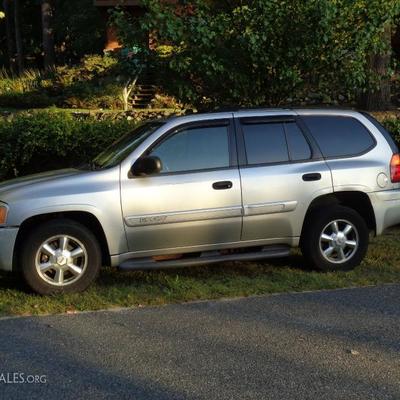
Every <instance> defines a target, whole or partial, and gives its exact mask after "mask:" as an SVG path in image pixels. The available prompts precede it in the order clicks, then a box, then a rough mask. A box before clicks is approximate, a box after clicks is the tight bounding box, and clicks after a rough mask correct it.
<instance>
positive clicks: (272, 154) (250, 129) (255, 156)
mask: <svg viewBox="0 0 400 400" xmlns="http://www.w3.org/2000/svg"><path fill="white" fill-rule="evenodd" d="M242 128H243V135H244V142H245V146H246V154H247V162H248V164H253V165H254V164H266V163H279V162H287V161H289V153H288V148H287V144H286V137H285V130H284V128H283V124H281V123H271V124H269V123H259V124H252V123H251V124H243V125H242Z"/></svg>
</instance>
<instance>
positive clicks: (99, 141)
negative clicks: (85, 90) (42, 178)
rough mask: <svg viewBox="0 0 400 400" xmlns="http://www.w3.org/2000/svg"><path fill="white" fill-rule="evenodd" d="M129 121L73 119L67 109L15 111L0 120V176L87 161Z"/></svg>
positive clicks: (73, 164)
mask: <svg viewBox="0 0 400 400" xmlns="http://www.w3.org/2000/svg"><path fill="white" fill-rule="evenodd" d="M131 127H132V122H129V121H127V120H126V119H125V120H120V121H110V120H104V121H96V120H93V119H82V120H80V119H76V118H74V117H73V116H72V115H71V114H70V113H67V112H52V111H38V112H34V113H18V114H16V115H15V116H14V117H13V118H10V119H6V120H4V121H2V123H1V124H0V177H3V178H4V177H12V176H18V175H24V174H28V173H34V172H39V171H45V170H50V169H59V168H63V167H71V166H77V165H79V164H82V163H85V162H88V161H90V160H91V159H93V158H94V156H95V155H96V154H98V153H100V152H101V151H102V150H103V149H104V148H105V147H106V146H108V145H109V144H111V143H112V142H113V141H114V140H115V139H116V138H118V137H119V136H120V135H122V134H124V133H126V132H127V131H128V130H129V129H131Z"/></svg>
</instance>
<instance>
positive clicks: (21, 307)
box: [0, 228, 400, 316]
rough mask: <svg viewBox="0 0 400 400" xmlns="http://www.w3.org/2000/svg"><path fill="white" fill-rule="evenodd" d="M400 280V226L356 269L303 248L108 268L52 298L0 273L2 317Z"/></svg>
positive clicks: (376, 242)
mask: <svg viewBox="0 0 400 400" xmlns="http://www.w3.org/2000/svg"><path fill="white" fill-rule="evenodd" d="M396 282H400V228H394V229H392V230H390V231H388V232H387V234H386V235H385V236H381V237H379V238H376V239H374V240H372V242H371V244H370V248H369V252H368V256H367V258H366V259H365V261H364V262H363V264H362V265H361V266H360V267H358V268H357V269H356V270H355V271H352V272H348V273H320V272H316V271H312V270H310V269H309V268H307V265H305V263H304V260H303V258H302V257H301V255H300V254H299V252H297V251H296V252H294V254H293V256H292V257H290V258H286V259H281V260H272V261H271V260H268V261H265V262H240V263H239V262H237V263H225V264H217V265H212V266H209V267H204V266H201V267H192V268H183V269H176V270H164V271H152V272H119V271H117V270H115V269H112V268H105V269H104V270H103V271H102V273H101V275H100V278H99V279H98V281H97V283H96V284H95V285H93V286H92V287H90V288H89V289H88V290H87V291H86V292H84V293H79V294H72V295H60V296H54V297H41V296H38V295H34V294H32V293H29V291H28V290H27V289H26V288H25V286H24V285H23V283H21V281H20V280H19V279H18V278H17V277H15V276H13V275H11V274H8V273H1V274H0V315H1V316H5V315H30V314H47V313H60V312H74V311H83V310H97V309H103V308H109V307H121V306H124V307H126V306H136V307H140V306H146V305H159V304H167V303H178V302H185V301H190V300H200V299H217V298H223V297H238V296H251V295H260V294H266V293H279V292H288V291H305V290H318V289H335V288H344V287H351V286H367V285H375V284H384V283H396Z"/></svg>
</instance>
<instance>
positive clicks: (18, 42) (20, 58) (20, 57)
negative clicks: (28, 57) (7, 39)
mask: <svg viewBox="0 0 400 400" xmlns="http://www.w3.org/2000/svg"><path fill="white" fill-rule="evenodd" d="M13 2H14V31H15V48H16V51H17V66H18V72H19V73H22V71H23V70H24V53H23V47H22V35H21V22H20V2H19V0H13Z"/></svg>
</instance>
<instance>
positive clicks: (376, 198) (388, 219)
mask: <svg viewBox="0 0 400 400" xmlns="http://www.w3.org/2000/svg"><path fill="white" fill-rule="evenodd" d="M370 199H371V202H372V206H373V207H374V211H375V219H376V234H377V235H380V234H382V232H383V231H384V230H385V229H386V228H389V227H391V226H394V225H398V224H400V190H384V191H380V192H374V193H370Z"/></svg>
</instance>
